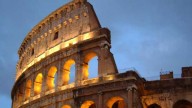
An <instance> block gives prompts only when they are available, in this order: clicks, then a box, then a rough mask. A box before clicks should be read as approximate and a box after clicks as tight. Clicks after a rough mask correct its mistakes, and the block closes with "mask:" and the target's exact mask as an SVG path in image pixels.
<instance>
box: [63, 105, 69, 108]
mask: <svg viewBox="0 0 192 108" xmlns="http://www.w3.org/2000/svg"><path fill="white" fill-rule="evenodd" d="M62 108H71V106H69V105H64V106H62Z"/></svg>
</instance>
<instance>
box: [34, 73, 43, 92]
mask: <svg viewBox="0 0 192 108" xmlns="http://www.w3.org/2000/svg"><path fill="white" fill-rule="evenodd" d="M42 82H43V75H42V73H39V74H38V75H37V77H36V79H35V82H34V94H35V95H38V94H40V93H41V88H42Z"/></svg>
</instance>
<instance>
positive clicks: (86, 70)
mask: <svg viewBox="0 0 192 108" xmlns="http://www.w3.org/2000/svg"><path fill="white" fill-rule="evenodd" d="M95 56H97V54H96V53H94V52H91V53H88V54H87V55H86V56H85V58H84V64H83V76H82V79H83V80H86V79H88V77H89V65H88V63H89V61H90V60H91V59H92V58H94V57H95Z"/></svg>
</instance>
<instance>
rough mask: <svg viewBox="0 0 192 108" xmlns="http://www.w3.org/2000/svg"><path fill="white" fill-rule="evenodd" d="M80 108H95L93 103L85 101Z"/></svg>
mask: <svg viewBox="0 0 192 108" xmlns="http://www.w3.org/2000/svg"><path fill="white" fill-rule="evenodd" d="M81 108H96V107H95V103H94V102H93V101H85V102H84V103H83V104H82V105H81Z"/></svg>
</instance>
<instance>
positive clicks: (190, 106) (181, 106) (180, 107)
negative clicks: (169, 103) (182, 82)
mask: <svg viewBox="0 0 192 108" xmlns="http://www.w3.org/2000/svg"><path fill="white" fill-rule="evenodd" d="M173 108H192V103H191V102H190V101H187V100H184V99H183V100H178V101H177V102H176V103H175V104H174V105H173Z"/></svg>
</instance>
